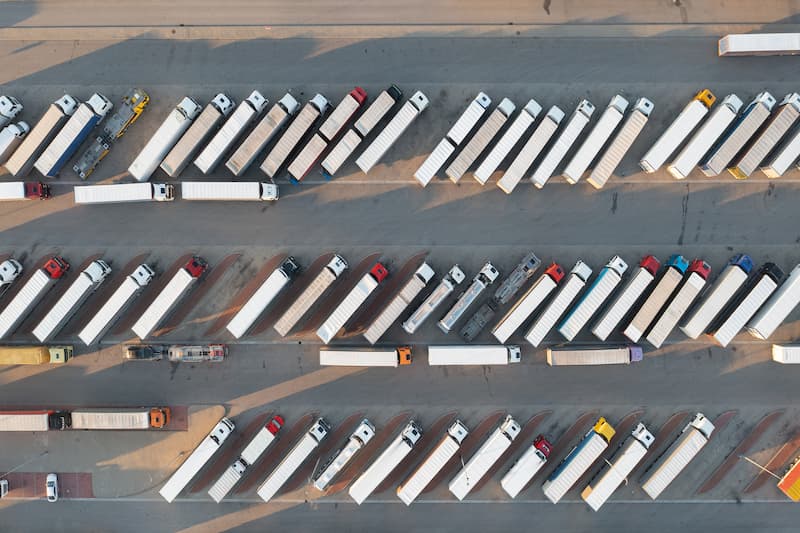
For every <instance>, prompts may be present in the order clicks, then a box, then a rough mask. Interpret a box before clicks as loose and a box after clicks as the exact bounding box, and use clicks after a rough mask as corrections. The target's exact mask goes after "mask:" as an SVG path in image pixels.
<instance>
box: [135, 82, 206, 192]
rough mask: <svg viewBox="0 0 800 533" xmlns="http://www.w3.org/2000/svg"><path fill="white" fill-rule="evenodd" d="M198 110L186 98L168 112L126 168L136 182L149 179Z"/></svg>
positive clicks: (199, 108) (189, 124)
mask: <svg viewBox="0 0 800 533" xmlns="http://www.w3.org/2000/svg"><path fill="white" fill-rule="evenodd" d="M200 110H201V107H200V104H198V103H197V102H195V101H194V100H193V99H191V98H189V97H188V96H187V97H184V98H183V99H182V100H181V101H180V102H178V105H177V106H175V109H173V110H172V111H170V113H169V114H168V115H167V118H165V119H164V122H162V123H161V125H160V126H159V127H158V129H157V130H156V132H155V133H154V134H153V136H152V137H150V140H149V141H147V144H145V145H144V148H142V151H141V152H139V155H137V156H136V159H134V160H133V163H131V165H130V166H129V167H128V172H129V173H130V175H131V176H133V178H134V179H135V180H136V181H147V180H149V179H150V176H152V175H153V172H155V171H156V169H157V168H158V166H159V165H160V164H161V162H162V161H163V160H164V158H165V157H166V156H167V154H169V152H170V150H172V148H173V147H174V146H175V144H176V143H177V142H178V140H179V139H180V138H181V136H183V134H184V133H186V130H188V129H189V126H191V125H192V122H193V121H194V119H195V118H197V116H198V115H199V114H200Z"/></svg>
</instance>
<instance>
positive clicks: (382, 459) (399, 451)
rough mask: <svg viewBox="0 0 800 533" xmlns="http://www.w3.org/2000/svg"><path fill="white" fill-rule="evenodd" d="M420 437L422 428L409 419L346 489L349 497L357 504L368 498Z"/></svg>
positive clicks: (409, 451)
mask: <svg viewBox="0 0 800 533" xmlns="http://www.w3.org/2000/svg"><path fill="white" fill-rule="evenodd" d="M421 437H422V428H420V427H419V425H417V423H416V422H415V421H414V420H411V421H409V422H408V424H406V426H405V427H404V428H403V431H401V432H400V434H399V435H398V436H397V437H395V439H394V440H393V441H392V442H391V443H390V444H389V446H387V447H386V449H385V450H383V453H381V454H380V455H379V456H378V458H377V459H375V461H373V462H372V464H371V465H369V467H368V468H367V469H366V470H364V472H363V473H362V474H361V475H360V476H359V477H358V479H356V480H355V481H354V482H353V484H352V485H350V488H349V489H348V493H349V494H350V497H351V498H353V500H354V501H355V502H356V503H357V504H358V505H361V504H362V503H364V500H366V499H367V498H369V496H370V495H371V494H372V493H373V492H374V491H375V489H377V488H378V486H379V485H380V484H381V483H383V482H384V481H385V480H386V478H387V477H389V474H391V473H392V472H394V470H395V469H396V468H397V467H398V466H399V465H400V463H402V462H403V459H405V458H406V457H407V456H408V454H409V453H411V450H413V449H414V445H416V444H417V442H418V441H419V439H420V438H421Z"/></svg>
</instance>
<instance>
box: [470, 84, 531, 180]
mask: <svg viewBox="0 0 800 533" xmlns="http://www.w3.org/2000/svg"><path fill="white" fill-rule="evenodd" d="M541 112H542V106H540V105H539V103H538V102H537V101H536V100H534V99H533V98H531V99H530V100H528V103H527V104H525V107H523V108H522V111H520V112H519V115H517V118H515V119H514V122H512V123H511V125H510V126H509V127H508V129H507V130H506V131H505V133H503V136H502V137H500V140H499V141H497V144H495V145H494V148H492V149H491V151H490V152H489V155H487V156H486V157H485V158H484V160H483V161H482V162H481V164H480V165H478V168H477V170H475V172H474V174H473V175H472V176H473V177H474V178H475V179H476V180H477V181H478V183H480V184H481V185H485V184H486V182H487V181H489V177H490V176H491V175H492V174H494V171H495V170H497V167H499V166H500V164H501V163H502V162H503V160H504V159H505V158H506V157H507V156H508V154H509V153H510V152H511V150H512V149H513V148H514V146H516V144H517V143H518V142H519V140H520V139H521V138H522V136H523V135H524V134H525V132H526V131H528V129H529V128H530V127H531V126H532V125H533V123H534V122H535V121H536V117H538V116H539V113H541Z"/></svg>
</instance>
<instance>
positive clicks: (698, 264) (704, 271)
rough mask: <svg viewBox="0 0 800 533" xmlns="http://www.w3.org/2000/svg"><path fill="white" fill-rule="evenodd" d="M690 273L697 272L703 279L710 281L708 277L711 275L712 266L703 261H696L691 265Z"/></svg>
mask: <svg viewBox="0 0 800 533" xmlns="http://www.w3.org/2000/svg"><path fill="white" fill-rule="evenodd" d="M689 272H696V273H697V275H698V276H700V277H701V278H703V279H708V276H710V275H711V265H709V264H708V263H706V262H705V261H703V260H702V259H695V260H694V261H692V263H691V264H690V265H689Z"/></svg>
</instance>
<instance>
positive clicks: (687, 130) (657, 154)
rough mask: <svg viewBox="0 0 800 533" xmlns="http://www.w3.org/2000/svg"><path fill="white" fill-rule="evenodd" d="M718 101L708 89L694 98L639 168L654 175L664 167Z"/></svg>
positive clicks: (648, 153) (651, 148)
mask: <svg viewBox="0 0 800 533" xmlns="http://www.w3.org/2000/svg"><path fill="white" fill-rule="evenodd" d="M716 101H717V97H716V96H714V93H712V92H711V91H710V90H708V89H703V90H702V91H700V92H699V93H697V94H696V95H694V98H692V101H691V102H689V103H688V104H686V107H684V108H683V111H681V112H680V114H678V116H677V117H675V120H673V121H672V124H670V125H669V127H668V128H667V129H666V130H664V133H662V134H661V136H660V137H659V138H658V140H657V141H656V142H655V144H653V146H651V147H650V149H649V150H648V151H647V153H646V154H644V157H642V159H641V160H640V161H639V166H640V167H642V170H644V171H645V172H647V173H648V174H652V173H653V172H655V171H657V170H658V169H660V168H661V167H662V165H664V163H665V162H666V161H667V159H669V158H670V156H671V155H672V154H674V153H675V150H677V149H678V147H679V146H680V145H681V144H683V141H684V140H685V139H686V137H688V136H689V135H690V134H691V133H692V132H693V131H694V129H695V128H696V127H697V125H698V124H700V121H701V120H703V118H704V117H705V116H706V114H708V110H709V109H711V106H712V105H714V102H716Z"/></svg>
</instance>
